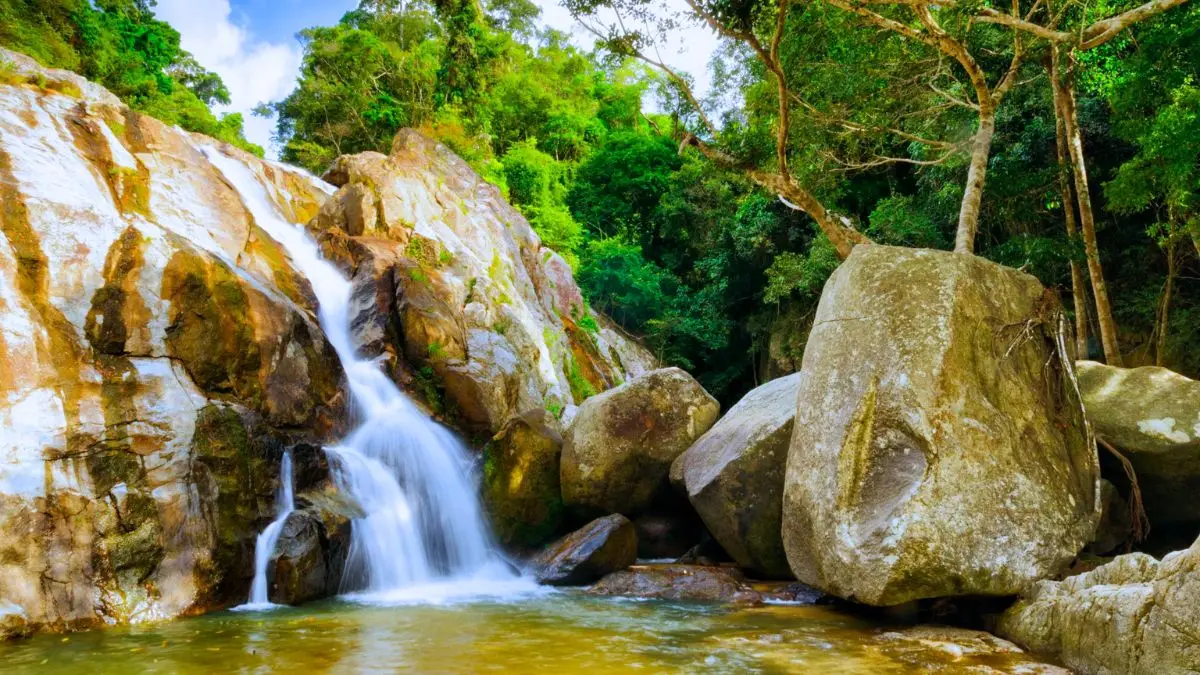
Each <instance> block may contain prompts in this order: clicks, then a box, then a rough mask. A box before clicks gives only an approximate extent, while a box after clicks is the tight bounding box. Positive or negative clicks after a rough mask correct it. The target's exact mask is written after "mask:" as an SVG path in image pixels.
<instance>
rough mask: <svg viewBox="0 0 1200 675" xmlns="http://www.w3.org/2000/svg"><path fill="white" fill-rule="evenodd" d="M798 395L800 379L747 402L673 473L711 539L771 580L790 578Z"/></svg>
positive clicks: (772, 385)
mask: <svg viewBox="0 0 1200 675" xmlns="http://www.w3.org/2000/svg"><path fill="white" fill-rule="evenodd" d="M799 390H800V375H799V374H795V375H789V376H787V377H782V378H779V379H777V380H773V381H771V382H768V383H767V384H764V385H763V386H761V387H758V388H757V389H755V390H753V391H751V392H750V393H749V394H746V396H745V398H743V399H742V400H741V401H739V402H738V403H737V405H735V406H733V407H732V408H730V409H729V412H727V413H726V414H725V416H724V417H722V418H721V421H719V422H717V424H716V426H714V427H713V428H712V429H709V430H708V433H706V434H704V435H703V436H701V437H700V440H698V441H696V443H695V445H693V446H692V447H691V448H689V449H688V450H687V452H685V453H683V454H682V455H680V456H679V459H677V460H675V466H673V467H672V472H674V473H678V474H679V476H680V479H681V480H682V481H683V485H684V488H685V490H686V491H687V496H688V499H689V500H690V501H691V503H692V506H693V507H695V509H696V511H697V513H699V514H700V517H701V518H702V519H703V520H704V524H705V525H706V526H708V531H709V532H711V533H712V535H713V537H715V538H716V540H717V541H718V542H720V543H721V546H722V547H724V549H725V550H726V551H727V552H728V553H729V555H731V556H733V559H734V560H736V561H737V562H738V564H740V565H741V566H743V567H745V568H748V569H752V570H755V571H756V572H758V573H760V574H764V575H767V576H769V577H789V576H791V570H790V569H789V568H788V563H787V556H786V554H785V553H784V550H783V539H782V537H781V536H780V528H781V527H782V525H783V475H784V470H785V467H786V465H787V456H788V447H789V446H790V444H791V440H792V423H793V422H794V421H795V418H796V395H797V393H798V392H799Z"/></svg>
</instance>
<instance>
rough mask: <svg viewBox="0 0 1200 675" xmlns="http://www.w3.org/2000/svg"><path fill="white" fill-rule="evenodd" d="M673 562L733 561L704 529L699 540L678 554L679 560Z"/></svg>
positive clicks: (714, 562)
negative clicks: (684, 551) (681, 553)
mask: <svg viewBox="0 0 1200 675" xmlns="http://www.w3.org/2000/svg"><path fill="white" fill-rule="evenodd" d="M675 562H677V563H679V564H681V565H720V564H722V563H727V562H733V558H731V557H730V556H729V554H728V553H726V552H725V549H723V548H721V544H720V543H718V542H717V540H716V539H714V538H713V536H712V534H711V533H709V532H708V531H705V532H704V533H703V534H702V535H701V537H700V542H699V543H698V544H696V545H695V546H693V547H691V548H690V549H688V550H687V552H686V553H684V554H683V555H681V556H679V560H676V561H675Z"/></svg>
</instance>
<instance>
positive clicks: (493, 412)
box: [309, 129, 657, 436]
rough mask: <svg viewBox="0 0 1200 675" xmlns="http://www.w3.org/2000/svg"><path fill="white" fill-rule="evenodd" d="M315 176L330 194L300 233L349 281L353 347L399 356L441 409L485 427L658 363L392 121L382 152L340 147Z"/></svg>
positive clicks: (508, 210)
mask: <svg viewBox="0 0 1200 675" xmlns="http://www.w3.org/2000/svg"><path fill="white" fill-rule="evenodd" d="M326 179H327V180H329V181H330V182H331V183H333V184H334V185H336V186H337V187H338V191H337V192H336V193H335V194H334V195H333V197H332V198H331V199H329V200H327V201H326V202H325V203H324V205H323V206H322V208H321V211H320V213H319V215H318V216H317V217H316V218H315V219H313V220H312V222H310V223H309V229H310V231H311V232H313V234H315V235H316V236H317V237H318V240H319V241H320V242H321V243H322V246H323V249H324V251H325V254H326V257H327V258H329V259H331V260H335V261H337V263H338V264H339V265H340V266H341V267H342V268H343V269H344V270H345V271H346V273H347V274H348V275H351V276H352V278H353V279H352V280H353V284H354V297H353V303H352V306H351V308H350V313H351V323H352V325H353V326H354V328H355V331H356V335H357V336H358V337H359V339H360V340H361V341H362V344H363V345H364V353H365V354H367V355H370V356H376V355H386V357H387V358H388V359H389V360H391V359H395V358H397V357H403V360H404V361H406V362H407V364H406V365H407V366H408V368H404V367H402V366H401V364H396V367H395V369H394V373H393V374H394V377H395V379H396V380H397V382H398V383H400V384H401V385H402V386H405V387H406V388H407V389H408V391H410V392H411V393H412V394H413V395H414V398H417V399H419V400H421V401H423V402H424V403H425V405H426V406H427V407H428V409H429V410H430V411H431V412H432V413H434V414H436V415H438V416H439V417H441V418H442V419H444V420H446V421H448V422H451V423H453V424H454V425H457V426H459V427H462V428H466V429H468V430H470V431H471V432H473V433H479V434H486V435H488V436H491V435H494V434H496V433H498V432H499V431H500V430H501V429H502V428H503V427H504V425H505V424H507V423H508V422H509V421H510V420H512V419H514V418H516V417H518V416H520V415H522V414H524V413H525V412H527V411H530V410H534V409H544V408H548V409H554V410H558V409H561V408H565V407H567V406H570V405H575V404H579V403H581V402H583V400H584V399H586V398H587V397H589V396H591V395H593V394H595V393H598V392H601V391H604V390H606V389H609V388H611V387H613V386H616V385H617V384H619V383H621V382H624V381H627V380H629V379H632V378H634V377H637V376H638V375H641V374H643V373H645V372H648V371H650V370H652V369H654V368H655V367H657V366H656V363H655V359H654V357H653V355H651V354H650V353H649V352H648V351H647V350H646V349H645V348H643V347H642V346H640V345H639V344H638V343H637V341H636V340H634V339H632V338H630V337H628V336H626V335H624V334H623V333H621V331H620V330H619V329H616V327H615V326H614V325H613V324H612V323H611V322H610V321H609V320H608V319H607V318H605V317H603V316H601V315H600V314H598V313H595V312H592V311H591V310H590V309H588V308H587V306H586V304H585V303H584V302H583V299H582V294H581V293H580V291H579V287H578V285H577V284H576V283H575V280H574V277H573V275H572V272H571V269H570V266H569V265H567V264H566V262H565V261H564V260H563V259H562V258H561V256H559V255H558V254H557V253H555V252H554V251H552V250H550V249H549V248H547V247H545V246H543V245H542V243H541V240H540V239H539V238H538V236H537V234H536V233H535V232H534V231H533V228H532V227H531V226H530V225H529V222H528V221H527V220H526V219H525V217H524V216H522V215H521V213H520V212H519V211H517V210H516V209H515V208H513V207H512V206H511V205H509V204H508V203H506V202H505V201H504V199H503V197H502V196H501V194H500V192H499V190H497V189H496V187H495V186H493V185H491V184H490V183H488V182H487V181H485V180H483V178H481V177H480V176H479V175H478V174H477V173H476V172H475V171H474V170H473V169H472V168H471V167H470V166H469V165H468V164H467V163H466V162H465V161H463V160H462V159H461V158H459V157H457V156H456V155H455V154H454V153H453V152H451V151H450V150H449V149H448V148H447V147H446V146H444V145H442V144H440V143H437V142H436V141H434V140H432V139H429V138H427V137H425V136H423V135H421V134H420V133H418V132H416V131H414V130H412V129H404V130H401V131H400V133H399V134H397V136H396V139H395V142H394V143H393V146H392V148H391V151H390V152H389V153H388V154H386V155H385V154H382V153H378V152H365V153H361V154H358V155H352V156H345V157H341V158H339V159H338V160H337V161H336V162H335V163H334V166H333V167H332V168H331V169H330V171H329V172H328V173H327V174H326ZM410 373H411V375H410Z"/></svg>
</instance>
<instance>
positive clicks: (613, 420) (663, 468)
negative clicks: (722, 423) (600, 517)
mask: <svg viewBox="0 0 1200 675" xmlns="http://www.w3.org/2000/svg"><path fill="white" fill-rule="evenodd" d="M719 413H720V406H719V404H718V403H717V401H716V400H715V399H713V397H712V396H710V395H709V394H708V392H706V391H704V388H703V387H701V386H700V384H699V383H698V382H696V380H694V379H693V378H692V377H691V376H690V375H688V374H687V373H685V372H683V371H682V370H680V369H678V368H666V369H663V370H656V371H654V372H652V373H649V374H647V375H643V376H642V377H639V378H637V379H635V380H633V381H631V382H627V383H626V384H624V385H621V386H620V387H616V388H615V389H610V390H608V391H606V392H604V393H603V394H600V395H598V396H594V397H592V398H590V399H588V400H587V401H585V402H584V403H583V405H581V406H580V407H579V411H578V413H577V414H576V416H575V419H574V421H573V422H572V423H571V427H570V429H568V430H567V433H566V434H565V441H566V444H565V445H564V447H563V455H562V488H563V501H564V502H565V503H566V504H567V506H568V507H569V508H573V509H576V510H577V511H579V512H581V513H588V514H594V513H598V512H603V511H609V512H618V513H623V514H626V515H629V516H635V515H638V514H639V513H643V512H645V510H646V509H647V508H648V507H649V506H650V505H651V503H652V502H653V500H654V498H655V497H656V495H659V494H661V493H662V492H663V491H664V490H665V489H666V488H667V474H668V471H669V468H670V466H671V462H673V461H675V458H677V457H678V456H679V455H680V454H682V453H683V452H684V451H685V450H687V448H688V447H689V446H691V444H692V443H693V442H694V441H695V440H696V439H697V438H699V437H700V435H701V434H703V433H704V432H705V431H708V429H709V428H710V427H711V426H712V425H713V423H714V422H716V420H717V416H718V415H719Z"/></svg>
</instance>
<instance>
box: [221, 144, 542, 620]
mask: <svg viewBox="0 0 1200 675" xmlns="http://www.w3.org/2000/svg"><path fill="white" fill-rule="evenodd" d="M202 151H203V152H204V154H205V156H206V157H207V158H208V160H209V161H210V162H211V163H212V165H213V166H214V167H216V168H217V170H218V171H220V172H221V174H222V175H223V176H224V177H225V178H226V180H228V181H229V183H230V184H232V185H233V186H234V187H235V188H236V189H237V190H238V192H239V193H240V194H241V197H242V201H243V203H244V204H245V205H246V208H247V209H249V211H250V213H251V214H252V215H253V217H254V220H255V222H256V223H257V225H258V226H259V227H261V228H262V229H263V230H264V231H266V233H267V234H268V235H270V236H271V237H272V238H274V239H275V240H276V241H277V242H279V244H280V245H282V246H283V247H284V249H286V250H287V252H288V254H289V255H290V257H291V259H292V263H293V265H295V267H296V269H297V270H298V271H299V272H300V273H302V274H303V275H304V276H305V277H307V278H308V280H309V282H310V283H311V284H312V288H313V292H314V293H315V294H316V296H317V300H318V302H319V317H318V318H319V320H320V323H321V327H322V329H324V331H325V334H326V336H327V337H328V339H329V341H330V343H331V344H332V345H333V347H334V349H335V350H336V351H337V354H338V356H339V357H340V358H341V361H342V365H343V367H344V368H345V371H346V378H347V381H348V384H349V388H350V393H351V396H352V397H353V404H354V405H355V407H356V409H357V410H356V412H357V413H358V415H359V416H358V418H357V419H361V420H363V421H362V424H361V425H360V426H359V427H358V429H357V430H355V431H354V432H353V433H352V434H351V435H350V436H349V437H348V438H346V439H345V440H344V441H343V442H342V443H341V444H340V445H337V446H334V447H329V448H326V452H327V454H328V455H329V458H330V465H331V467H332V471H333V474H334V476H333V477H334V482H335V484H336V485H337V487H338V489H339V490H343V491H344V492H345V493H346V494H347V495H349V496H350V497H352V498H353V499H354V500H356V501H357V502H358V504H359V505H360V506H361V507H362V509H363V511H364V512H365V514H366V515H365V516H364V517H362V518H357V519H355V520H354V521H353V524H352V535H351V544H350V551H349V555H348V558H347V562H346V570H345V574H344V576H343V583H342V588H341V591H342V592H343V593H351V594H353V595H352V597H354V598H356V599H362V600H366V601H373V602H424V601H431V600H432V601H440V600H445V599H447V598H453V597H460V596H461V597H470V596H479V595H501V594H508V593H511V592H516V591H524V590H529V589H530V588H531V587H533V583H532V582H530V581H526V580H522V579H518V578H517V577H516V576H515V575H514V573H513V572H512V571H511V570H510V569H509V567H508V565H507V564H506V563H505V562H504V561H503V560H502V559H501V558H500V557H499V556H498V554H497V553H496V552H495V549H494V547H493V545H492V541H491V535H490V532H489V531H488V528H487V525H486V524H485V522H484V519H483V514H482V511H481V509H480V505H479V500H478V498H477V495H476V490H475V486H474V484H473V481H472V480H471V476H472V469H471V465H470V462H469V459H468V455H467V451H466V448H465V447H464V446H463V445H462V443H461V442H460V441H459V440H458V439H457V438H456V437H455V436H454V435H453V434H452V433H451V432H450V431H448V430H447V429H445V428H444V427H442V426H441V425H439V424H437V423H436V422H434V421H433V420H431V419H429V418H428V417H427V416H425V415H424V414H423V413H422V412H421V411H420V410H419V409H418V408H417V407H416V405H414V404H413V403H412V401H410V400H409V399H408V398H407V397H406V396H405V395H404V394H403V392H401V391H400V389H399V388H398V387H397V386H396V385H395V383H394V382H392V381H391V379H390V378H388V377H387V375H386V374H384V373H383V371H382V370H381V369H380V368H379V365H378V364H377V363H376V362H374V361H371V360H366V359H363V358H361V357H359V355H358V353H357V347H356V345H355V344H354V340H353V337H352V335H351V332H350V316H349V311H348V308H349V304H350V295H351V291H352V288H351V283H350V281H349V280H348V279H346V278H345V277H344V276H343V275H342V273H341V271H340V270H338V269H337V268H336V267H335V266H334V265H333V264H332V263H330V262H328V261H327V260H324V259H323V258H322V257H321V254H320V249H319V248H318V246H317V243H316V241H315V240H313V239H312V238H311V237H310V236H309V235H308V234H307V233H306V232H305V231H304V230H303V228H301V227H297V226H295V225H292V224H291V223H289V222H287V221H286V220H284V218H283V217H282V216H281V214H280V213H279V212H278V210H277V209H276V207H275V206H274V205H273V204H272V202H271V201H270V199H269V198H268V196H267V193H266V191H265V189H264V187H263V186H262V185H261V184H260V183H259V181H258V180H257V179H256V178H255V176H254V174H253V173H252V172H251V171H250V169H249V168H248V167H246V166H245V165H244V164H242V163H241V162H239V161H238V160H236V159H232V158H230V157H227V156H225V155H223V154H222V153H220V152H219V151H218V150H216V149H214V148H203V149H202ZM277 522H279V523H280V524H281V525H282V521H277ZM274 526H275V524H274V523H273V524H272V525H271V527H269V528H268V532H269V531H270V529H271V528H273V527H274ZM268 532H264V533H263V537H260V539H259V544H260V546H262V547H264V548H265V549H266V550H260V551H258V552H257V555H258V557H259V560H258V562H257V565H258V566H261V567H262V568H263V569H264V570H265V565H266V562H265V560H264V558H269V557H270V555H271V552H272V551H271V549H272V548H273V546H274V543H275V542H274V541H273V540H271V541H268V542H266V543H264V538H265V537H267V534H268ZM275 536H276V538H277V537H278V535H277V534H276V535H275ZM264 579H265V574H264ZM256 589H257V586H256ZM262 590H263V594H264V595H263V597H264V599H265V593H266V589H265V580H264V588H263V589H262ZM255 598H257V596H254V597H252V598H251V602H252V603H254V602H255V601H256V600H255Z"/></svg>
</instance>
